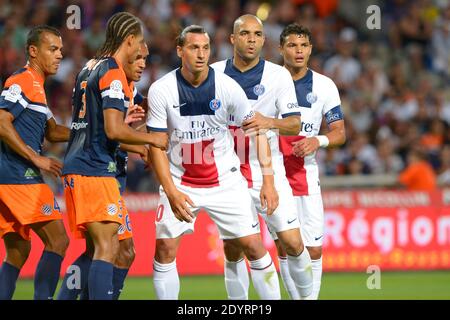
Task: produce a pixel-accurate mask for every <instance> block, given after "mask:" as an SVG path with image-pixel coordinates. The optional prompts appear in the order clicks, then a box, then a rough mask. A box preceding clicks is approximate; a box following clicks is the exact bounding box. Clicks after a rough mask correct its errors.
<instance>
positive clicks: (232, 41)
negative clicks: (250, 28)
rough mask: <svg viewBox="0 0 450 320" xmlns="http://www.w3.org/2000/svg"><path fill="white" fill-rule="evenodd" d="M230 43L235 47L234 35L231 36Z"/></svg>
mask: <svg viewBox="0 0 450 320" xmlns="http://www.w3.org/2000/svg"><path fill="white" fill-rule="evenodd" d="M230 42H231V44H232V45H234V33H232V34H230Z"/></svg>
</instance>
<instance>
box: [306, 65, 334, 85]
mask: <svg viewBox="0 0 450 320" xmlns="http://www.w3.org/2000/svg"><path fill="white" fill-rule="evenodd" d="M309 70H311V72H312V76H313V79H314V80H313V81H314V82H320V83H323V84H324V85H333V86H336V85H335V83H334V81H333V79H331V78H330V77H328V76H326V75H324V74H322V73H319V72H317V71H314V70H312V69H309Z"/></svg>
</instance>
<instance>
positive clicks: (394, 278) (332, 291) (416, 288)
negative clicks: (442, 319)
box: [14, 270, 450, 300]
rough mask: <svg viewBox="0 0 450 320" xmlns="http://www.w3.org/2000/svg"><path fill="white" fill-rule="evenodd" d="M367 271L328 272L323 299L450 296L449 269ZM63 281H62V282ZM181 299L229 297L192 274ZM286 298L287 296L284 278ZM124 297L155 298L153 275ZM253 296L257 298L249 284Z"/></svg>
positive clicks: (129, 287) (22, 292)
mask: <svg viewBox="0 0 450 320" xmlns="http://www.w3.org/2000/svg"><path fill="white" fill-rule="evenodd" d="M369 276H370V274H366V273H325V274H324V275H323V278H322V290H321V293H320V299H338V300H347V299H351V300H354V299H356V300H358V299H368V300H372V299H401V300H403V299H419V300H421V299H450V270H449V271H428V272H382V273H381V288H380V289H372V290H370V289H368V288H367V279H368V277H369ZM60 284H61V281H60V283H59V285H60ZM180 285H181V290H180V299H186V300H198V299H208V300H216V299H226V293H225V285H224V281H223V277H222V276H190V277H186V276H185V277H181V278H180ZM280 285H281V293H282V298H283V299H288V295H287V293H286V291H285V290H284V288H283V286H282V284H281V279H280ZM32 297H33V281H32V280H30V279H21V280H19V281H18V282H17V288H16V292H15V295H14V299H25V300H27V299H32ZM121 299H123V300H126V299H139V300H142V299H143V300H149V299H155V293H154V290H153V283H152V278H150V277H142V278H131V277H130V278H128V279H127V280H126V282H125V288H124V290H123V293H122V295H121ZM250 299H258V296H257V295H256V293H255V290H254V289H253V287H252V286H251V285H250Z"/></svg>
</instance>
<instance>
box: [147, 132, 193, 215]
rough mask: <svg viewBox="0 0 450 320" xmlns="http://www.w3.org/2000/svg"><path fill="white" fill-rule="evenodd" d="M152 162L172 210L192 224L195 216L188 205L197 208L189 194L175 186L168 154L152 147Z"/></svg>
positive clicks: (161, 133)
mask: <svg viewBox="0 0 450 320" xmlns="http://www.w3.org/2000/svg"><path fill="white" fill-rule="evenodd" d="M155 134H160V135H163V134H165V135H167V134H166V133H163V132H157V133H155ZM150 160H151V162H152V164H153V170H154V171H155V173H156V176H157V178H158V180H159V183H161V186H162V187H163V189H164V192H165V193H166V195H167V198H168V199H169V203H170V207H171V208H172V211H173V213H174V215H175V217H176V218H177V219H178V220H180V221H186V222H192V219H193V218H194V215H193V214H192V212H191V210H190V209H189V207H188V205H190V206H191V207H195V204H194V202H193V201H192V200H191V198H189V196H188V195H187V194H184V193H183V192H181V191H179V190H178V189H177V187H176V186H175V184H174V182H173V180H172V175H171V174H170V169H169V159H168V158H167V154H166V153H165V152H164V151H162V150H161V149H158V148H155V147H150Z"/></svg>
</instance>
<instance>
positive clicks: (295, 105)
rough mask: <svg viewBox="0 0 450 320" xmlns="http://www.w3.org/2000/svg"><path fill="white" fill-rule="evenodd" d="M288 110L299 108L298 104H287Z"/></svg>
mask: <svg viewBox="0 0 450 320" xmlns="http://www.w3.org/2000/svg"><path fill="white" fill-rule="evenodd" d="M287 107H288V109H294V108H300V106H299V105H298V102H290V103H288V104H287Z"/></svg>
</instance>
